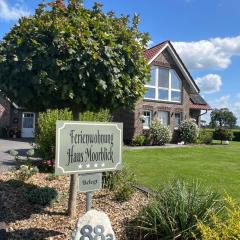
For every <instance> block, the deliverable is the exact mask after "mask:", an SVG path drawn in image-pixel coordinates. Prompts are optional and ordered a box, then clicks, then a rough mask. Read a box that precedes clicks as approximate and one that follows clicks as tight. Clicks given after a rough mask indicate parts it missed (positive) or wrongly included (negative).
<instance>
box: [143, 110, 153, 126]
mask: <svg viewBox="0 0 240 240" xmlns="http://www.w3.org/2000/svg"><path fill="white" fill-rule="evenodd" d="M146 112H148V113H149V126H144V123H143V129H149V128H150V127H151V124H152V111H151V110H144V111H143V116H144V120H145V115H144V113H146Z"/></svg>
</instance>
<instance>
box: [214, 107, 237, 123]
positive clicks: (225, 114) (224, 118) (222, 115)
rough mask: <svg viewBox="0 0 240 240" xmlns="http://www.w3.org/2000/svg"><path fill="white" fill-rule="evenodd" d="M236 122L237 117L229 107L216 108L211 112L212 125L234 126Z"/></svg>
mask: <svg viewBox="0 0 240 240" xmlns="http://www.w3.org/2000/svg"><path fill="white" fill-rule="evenodd" d="M236 123H237V118H236V117H235V116H234V114H233V112H231V111H229V109H228V108H221V109H214V110H213V111H212V112H211V122H210V125H211V126H212V127H225V128H234V127H235V126H236Z"/></svg>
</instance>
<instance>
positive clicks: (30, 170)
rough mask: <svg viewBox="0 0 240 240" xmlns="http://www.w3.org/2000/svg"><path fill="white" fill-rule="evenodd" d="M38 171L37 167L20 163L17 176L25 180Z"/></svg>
mask: <svg viewBox="0 0 240 240" xmlns="http://www.w3.org/2000/svg"><path fill="white" fill-rule="evenodd" d="M38 172H39V170H38V168H37V167H32V166H31V165H21V166H20V168H19V170H18V172H17V178H18V179H19V180H21V181H25V180H27V179H29V178H30V177H31V176H32V175H34V174H36V173H38Z"/></svg>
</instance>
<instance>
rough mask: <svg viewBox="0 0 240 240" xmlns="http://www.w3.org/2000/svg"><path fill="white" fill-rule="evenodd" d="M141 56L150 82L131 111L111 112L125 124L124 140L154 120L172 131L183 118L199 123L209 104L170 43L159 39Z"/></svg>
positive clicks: (128, 139)
mask: <svg viewBox="0 0 240 240" xmlns="http://www.w3.org/2000/svg"><path fill="white" fill-rule="evenodd" d="M144 55H145V58H146V59H147V61H148V64H149V65H150V67H151V81H150V82H148V83H147V84H146V93H145V95H144V97H143V99H141V100H140V101H139V102H137V104H136V105H135V108H134V110H133V111H130V110H126V109H124V110H123V109H121V110H119V111H117V112H116V113H115V114H114V121H120V122H123V123H124V140H125V141H130V140H131V139H132V138H133V136H135V135H139V134H143V133H144V131H147V129H149V128H150V126H151V123H152V121H153V120H154V119H159V121H160V122H161V123H162V124H164V125H166V126H169V127H170V129H171V130H172V131H173V130H174V129H175V128H177V127H178V125H179V124H180V122H181V121H182V120H185V119H189V118H192V119H195V121H196V123H197V124H200V118H201V115H203V114H205V113H206V112H207V111H208V110H210V107H209V105H208V104H207V102H206V101H205V100H204V99H203V98H202V97H201V96H200V90H199V88H198V86H197V84H196V83H195V81H194V80H193V78H192V76H191V74H190V73H189V71H188V70H187V68H186V66H185V65H184V63H183V62H182V60H181V58H180V57H179V55H178V54H177V52H176V50H175V49H174V47H173V45H172V44H171V42H170V41H165V42H162V43H160V44H158V45H156V46H154V47H152V48H150V49H148V50H146V51H145V53H144ZM202 110H204V111H202ZM202 112H203V113H202Z"/></svg>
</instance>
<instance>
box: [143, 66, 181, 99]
mask: <svg viewBox="0 0 240 240" xmlns="http://www.w3.org/2000/svg"><path fill="white" fill-rule="evenodd" d="M161 69H165V70H168V88H166V87H160V86H159V71H160V70H161ZM152 70H155V85H150V84H148V83H147V84H145V87H146V89H148V88H151V89H155V98H149V97H145V96H144V99H146V100H154V101H162V102H172V103H182V93H183V91H182V81H181V79H180V77H179V76H178V74H177V73H176V71H175V70H174V69H170V68H163V67H158V66H152V67H151V71H152ZM173 73H174V74H175V76H176V77H177V78H178V80H179V82H180V89H176V88H172V74H173ZM151 76H152V74H151ZM151 82H152V81H151ZM159 90H166V91H168V99H161V98H159ZM172 92H180V95H181V96H180V100H179V101H173V100H172Z"/></svg>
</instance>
